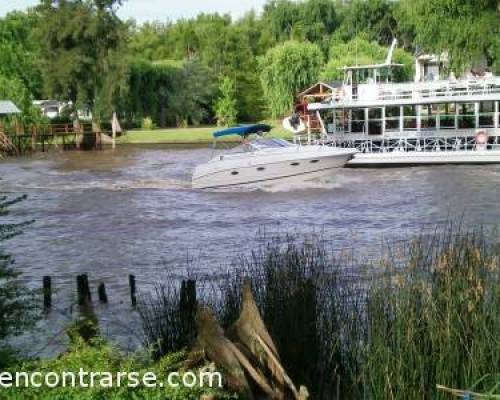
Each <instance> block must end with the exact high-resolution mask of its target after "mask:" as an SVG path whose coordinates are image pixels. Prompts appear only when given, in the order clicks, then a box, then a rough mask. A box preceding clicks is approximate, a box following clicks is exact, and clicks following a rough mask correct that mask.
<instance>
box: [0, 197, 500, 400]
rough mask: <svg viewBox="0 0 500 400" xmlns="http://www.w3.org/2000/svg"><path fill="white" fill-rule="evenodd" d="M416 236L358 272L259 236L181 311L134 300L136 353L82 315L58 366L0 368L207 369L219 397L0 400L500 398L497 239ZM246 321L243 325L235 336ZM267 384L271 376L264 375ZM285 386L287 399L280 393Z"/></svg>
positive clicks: (56, 392)
mask: <svg viewBox="0 0 500 400" xmlns="http://www.w3.org/2000/svg"><path fill="white" fill-rule="evenodd" d="M3 204H4V205H3V214H5V213H6V212H7V209H8V207H9V204H11V203H10V202H8V201H7V199H4V203H3ZM3 226H6V225H3ZM1 227H2V225H0V228H1ZM25 229H29V226H28V225H26V226H25ZM428 232H430V231H426V232H423V233H422V234H420V235H419V236H416V237H409V238H407V239H406V240H398V241H396V242H393V243H385V244H383V245H381V248H380V249H379V254H378V256H375V257H370V258H369V259H366V258H364V257H363V253H362V249H358V250H357V251H355V252H354V254H353V253H352V249H350V250H349V251H346V252H345V253H344V252H342V251H339V250H338V249H336V247H335V244H334V243H332V242H331V241H330V240H329V238H328V237H323V236H322V235H321V234H317V235H316V234H311V235H307V236H303V235H299V234H289V233H278V234H274V235H269V236H268V237H263V238H262V239H263V240H262V241H260V244H259V245H257V247H256V248H254V249H253V251H252V252H251V253H250V254H246V255H240V256H239V257H237V258H235V259H234V260H233V261H232V264H231V268H229V269H226V272H225V273H223V274H217V275H214V274H209V275H203V276H202V275H200V276H192V275H190V276H189V279H190V280H191V282H193V280H194V281H195V282H196V286H194V285H191V287H190V288H189V291H190V292H191V294H190V295H189V298H190V299H191V300H189V301H188V300H186V295H185V288H184V289H183V287H182V285H181V281H180V280H179V279H180V277H174V276H172V277H171V278H169V277H165V278H164V279H165V280H163V281H161V282H159V283H158V284H157V285H156V287H155V290H154V291H153V292H152V293H150V294H149V295H142V296H139V299H138V305H137V311H138V313H139V315H140V317H141V321H142V330H143V335H144V348H143V350H140V351H138V352H136V353H133V354H128V355H127V354H123V353H121V352H120V351H119V350H118V349H117V348H115V347H114V346H113V344H112V343H110V342H109V341H107V340H105V339H103V338H102V337H100V333H99V326H98V325H97V322H96V321H97V320H98V318H96V317H95V314H93V313H94V311H93V306H92V303H91V302H89V303H87V304H85V305H84V306H83V307H81V309H80V313H77V314H79V317H78V319H77V320H76V321H75V322H74V323H73V324H72V325H71V326H70V327H68V330H67V334H68V336H69V338H70V342H71V345H70V347H69V348H68V350H67V351H66V352H65V353H64V354H62V355H61V356H59V357H57V358H54V359H49V360H36V359H35V360H23V359H18V360H16V359H15V358H14V357H12V358H11V361H10V362H9V363H8V364H7V365H6V366H4V369H5V370H6V371H16V370H17V371H19V370H21V371H66V370H70V371H76V372H77V371H78V369H79V368H81V367H82V366H83V367H85V368H86V369H87V370H89V371H92V370H102V369H103V368H104V367H103V366H106V365H108V366H109V365H111V366H112V368H113V371H114V370H115V369H116V370H117V371H120V370H122V369H125V370H126V371H134V370H138V371H147V370H153V371H158V372H159V373H161V371H180V372H181V373H185V372H186V371H198V370H200V369H203V368H206V367H207V366H212V367H214V366H215V367H216V368H217V370H219V369H220V370H221V372H222V374H223V376H224V377H226V378H228V379H225V380H224V384H225V387H224V390H223V391H218V392H215V393H214V392H213V391H209V392H205V391H203V390H201V391H200V390H199V388H198V389H193V390H191V389H186V388H183V389H178V390H177V389H176V390H172V388H168V389H165V388H161V389H160V388H157V389H153V390H151V389H146V388H137V389H136V390H135V389H134V390H124V389H123V388H121V389H118V388H113V389H106V390H103V389H100V390H95V391H88V392H85V394H84V395H82V392H81V389H78V388H76V389H75V388H68V387H65V388H55V389H52V388H51V389H49V388H43V389H36V390H34V389H33V388H19V389H15V390H11V391H4V393H2V396H3V397H2V398H5V399H6V400H12V399H17V398H23V399H49V398H50V399H52V398H55V397H57V396H59V397H60V398H65V399H75V400H76V399H78V400H79V399H81V398H88V399H104V398H109V396H110V395H111V394H113V395H114V397H113V398H117V399H137V398H139V399H153V398H158V399H160V398H161V399H164V398H166V399H181V398H182V399H199V398H200V396H201V395H202V394H203V395H207V396H212V397H208V398H212V399H226V398H241V399H251V398H262V397H259V396H260V394H261V391H262V388H267V390H276V391H277V393H281V392H283V393H286V391H287V390H288V389H287V388H288V387H294V388H298V387H299V386H300V387H301V388H302V389H304V390H302V389H301V391H300V393H301V394H300V396H303V397H298V396H299V394H297V396H296V397H293V396H292V397H287V396H286V395H285V397H283V398H297V399H305V398H307V395H305V394H304V393H310V396H311V397H310V398H312V399H320V400H321V399H325V400H326V399H328V400H331V399H360V398H367V399H384V398H391V399H408V398H422V399H447V398H449V396H450V392H451V393H456V394H459V393H465V394H467V393H469V392H470V393H472V392H474V393H482V394H484V396H485V398H493V397H488V396H493V395H495V396H498V391H499V390H498V387H499V382H500V374H499V371H500V341H499V340H498V332H499V331H500V314H499V312H498V310H499V309H500V243H499V241H498V235H497V233H498V232H492V231H491V232H490V231H483V230H470V229H463V228H461V227H460V226H459V225H454V224H447V225H445V226H438V227H436V229H435V230H434V231H432V232H430V233H428ZM7 239H8V238H7V237H4V239H3V240H7ZM352 248H353V249H356V244H355V243H353V246H352ZM0 267H1V265H0ZM2 279H3V278H2V276H1V275H0V280H2ZM245 285H247V287H248V289H246V291H245V290H244V287H245ZM194 288H195V289H194ZM183 293H184V295H183ZM245 293H246V295H245ZM39 295H40V294H39ZM1 296H2V292H1V291H0V297H1ZM248 296H250V297H251V299H250V303H249V301H248ZM192 299H195V301H194V302H193V301H192ZM245 299H246V300H245ZM1 300H2V299H1V298H0V303H1ZM19 301H22V299H21V298H20V299H19ZM186 301H188V303H189V304H190V306H189V307H188V308H190V310H191V311H190V312H188V313H186V312H185V310H186ZM40 302H41V299H40ZM14 304H18V305H19V302H15V303H14ZM245 304H246V306H245ZM248 304H250V306H251V307H250V309H251V310H252V311H251V312H250V314H249V312H248V309H249V306H248ZM245 309H246V310H247V311H245ZM249 315H250V316H251V318H250V319H251V321H254V322H252V323H250V324H247V323H245V316H246V318H248V316H249ZM255 321H257V322H258V321H260V322H258V323H256V322H255ZM11 322H14V323H15V321H11ZM255 327H257V328H258V329H257V328H255ZM138 328H139V327H138ZM139 329H140V328H139ZM6 332H9V330H7V331H6ZM248 332H251V334H248ZM255 332H260V333H259V335H260V336H259V337H264V338H267V339H266V340H265V341H264V342H265V343H270V344H269V345H268V346H267V348H268V350H267V351H268V352H269V351H270V350H269V349H273V348H275V351H272V353H273V354H274V356H273V357H272V362H271V361H269V358H268V356H264V355H262V354H261V353H260V352H259V350H258V347H257V348H255V347H254V346H255V343H262V339H260V341H259V339H258V338H257V337H256V336H255ZM252 335H253V336H252ZM235 338H236V339H235ZM252 338H253V339H252ZM231 340H236V342H234V343H237V344H236V346H237V347H238V348H240V349H242V350H241V351H242V354H243V355H244V357H245V358H246V359H247V361H246V362H245V363H242V364H241V365H240V364H239V363H231V364H230V366H228V364H227V363H226V361H227V360H228V358H226V356H228V354H233V353H232V351H234V348H235V347H234V346H235V344H231V343H233V342H231ZM1 343H2V342H0V351H3V350H5V349H2V346H3V344H1ZM242 343H244V344H245V345H243V344H242ZM200 344H201V345H200ZM227 346H229V347H227ZM261 346H264V345H261ZM228 349H233V350H231V351H229V350H228ZM245 349H247V350H245ZM255 352H257V353H255ZM10 354H13V353H10ZM259 354H260V356H258V355H259ZM231 357H232V356H231ZM266 357H267V358H266ZM238 360H241V357H240V358H239V359H238ZM266 360H267V361H266ZM242 365H243V366H244V368H243V367H242ZM277 370H279V371H281V372H280V375H275V374H273V373H272V371H275V372H276V371H277ZM248 371H253V372H254V373H253V374H249V373H248ZM256 376H257V377H260V378H259V379H258V380H255V377H256ZM283 377H287V379H284V378H283ZM288 378H289V379H288ZM284 381H286V382H287V385H286V386H280V385H283V382H284ZM290 382H291V383H290ZM294 385H295V386H294ZM306 388H307V389H306ZM295 390H296V389H295ZM460 391H464V392H460ZM292 393H293V391H292ZM296 393H298V390H296ZM82 396H83V397H82ZM304 396H305V397H304ZM264 398H265V397H264ZM495 398H496V397H495Z"/></svg>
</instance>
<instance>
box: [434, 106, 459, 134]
mask: <svg viewBox="0 0 500 400" xmlns="http://www.w3.org/2000/svg"><path fill="white" fill-rule="evenodd" d="M437 107H438V111H439V126H440V128H441V129H455V114H456V107H455V103H444V104H439V105H438V106H437Z"/></svg>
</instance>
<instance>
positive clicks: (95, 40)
mask: <svg viewBox="0 0 500 400" xmlns="http://www.w3.org/2000/svg"><path fill="white" fill-rule="evenodd" d="M120 4H121V0H59V1H55V0H42V3H41V4H40V5H39V6H38V7H37V9H36V10H37V14H38V16H39V21H40V23H39V24H38V26H37V31H36V33H37V37H38V40H39V41H40V50H39V52H40V54H39V55H40V69H41V71H42V76H43V80H44V86H45V89H46V91H47V94H48V95H50V96H51V97H55V98H60V99H62V100H72V101H73V102H74V103H76V104H77V105H79V106H86V107H90V108H91V109H92V110H93V114H94V116H95V117H96V118H97V119H101V120H102V119H107V118H108V117H110V112H111V111H112V109H113V103H114V102H115V101H116V100H117V97H118V95H119V93H120V90H121V89H123V84H124V82H125V81H124V78H125V73H126V64H127V63H126V62H124V60H123V58H124V57H123V54H124V48H125V46H124V44H125V42H126V37H125V34H126V26H125V24H124V23H123V22H122V21H120V19H119V18H118V17H117V15H116V12H115V11H116V7H117V6H119V5H120Z"/></svg>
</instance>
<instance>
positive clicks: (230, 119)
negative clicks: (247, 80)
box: [215, 76, 238, 126]
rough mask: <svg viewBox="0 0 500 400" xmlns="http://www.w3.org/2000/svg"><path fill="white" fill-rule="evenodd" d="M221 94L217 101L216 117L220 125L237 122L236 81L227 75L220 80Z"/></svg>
mask: <svg viewBox="0 0 500 400" xmlns="http://www.w3.org/2000/svg"><path fill="white" fill-rule="evenodd" d="M219 91H220V96H219V98H218V99H217V101H216V102H215V117H216V118H217V125H219V126H233V125H235V124H236V119H237V115H238V111H237V109H236V90H235V85H234V81H233V80H232V79H231V78H229V77H227V76H225V77H223V78H222V79H221V81H220V86H219Z"/></svg>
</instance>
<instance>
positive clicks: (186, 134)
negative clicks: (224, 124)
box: [117, 124, 293, 144]
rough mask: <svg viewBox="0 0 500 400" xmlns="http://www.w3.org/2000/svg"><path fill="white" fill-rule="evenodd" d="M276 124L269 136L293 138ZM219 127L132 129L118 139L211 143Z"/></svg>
mask: <svg viewBox="0 0 500 400" xmlns="http://www.w3.org/2000/svg"><path fill="white" fill-rule="evenodd" d="M273 126H276V128H275V129H273V130H272V131H271V132H270V133H269V134H268V136H269V137H282V138H285V139H292V138H293V136H292V134H291V133H289V132H287V131H285V130H284V129H283V128H282V127H281V125H277V124H275V125H273ZM217 129H221V128H218V127H216V126H206V127H192V128H177V129H155V130H139V129H138V130H131V131H128V132H127V133H126V134H125V135H123V136H122V137H120V138H119V139H118V141H117V142H118V143H130V144H151V143H153V144H154V143H167V144H168V143H173V144H175V143H209V142H212V140H213V137H212V133H213V132H214V131H216V130H217ZM224 140H225V141H229V140H235V141H238V140H239V139H238V137H237V136H231V137H228V138H225V139H224Z"/></svg>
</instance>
